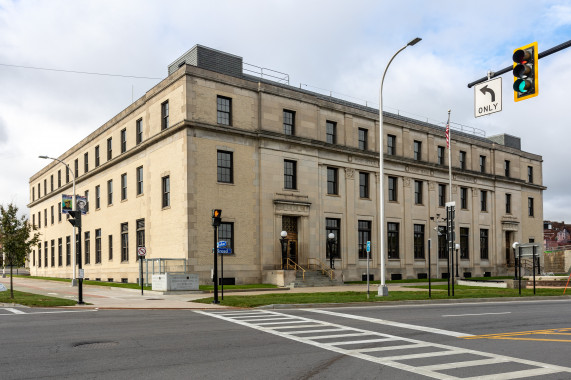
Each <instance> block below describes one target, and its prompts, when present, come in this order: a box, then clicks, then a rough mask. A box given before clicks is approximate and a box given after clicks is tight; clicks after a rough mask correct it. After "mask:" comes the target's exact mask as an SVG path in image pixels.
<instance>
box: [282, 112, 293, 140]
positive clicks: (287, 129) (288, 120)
mask: <svg viewBox="0 0 571 380" xmlns="http://www.w3.org/2000/svg"><path fill="white" fill-rule="evenodd" d="M283 115H284V134H285V135H286V136H293V135H295V112H294V111H288V110H284V112H283Z"/></svg>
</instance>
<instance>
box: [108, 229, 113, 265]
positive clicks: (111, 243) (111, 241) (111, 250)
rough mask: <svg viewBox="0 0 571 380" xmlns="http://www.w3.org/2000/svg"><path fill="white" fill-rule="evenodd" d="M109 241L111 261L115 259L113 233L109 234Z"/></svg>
mask: <svg viewBox="0 0 571 380" xmlns="http://www.w3.org/2000/svg"><path fill="white" fill-rule="evenodd" d="M108 242H109V251H108V254H109V261H111V260H113V235H109V238H108Z"/></svg>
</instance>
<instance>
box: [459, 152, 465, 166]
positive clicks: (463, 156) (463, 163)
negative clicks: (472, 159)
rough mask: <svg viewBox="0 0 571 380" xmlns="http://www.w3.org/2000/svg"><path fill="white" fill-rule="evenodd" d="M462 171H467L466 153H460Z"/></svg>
mask: <svg viewBox="0 0 571 380" xmlns="http://www.w3.org/2000/svg"><path fill="white" fill-rule="evenodd" d="M460 169H462V170H466V152H464V151H463V150H461V151H460Z"/></svg>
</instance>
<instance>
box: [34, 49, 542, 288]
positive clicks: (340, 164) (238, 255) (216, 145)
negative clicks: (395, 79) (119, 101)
mask: <svg viewBox="0 0 571 380" xmlns="http://www.w3.org/2000/svg"><path fill="white" fill-rule="evenodd" d="M272 79H275V78H272ZM384 123H385V128H384V133H386V135H385V136H384V140H383V141H384V144H383V152H384V163H385V178H383V180H384V181H385V189H386V192H385V194H384V201H385V202H386V221H385V222H386V223H387V225H386V233H387V252H388V257H387V273H388V275H387V278H388V279H390V278H400V277H402V278H417V277H423V276H425V274H426V273H427V271H428V267H427V265H428V260H427V255H428V247H427V246H428V239H432V241H433V242H434V243H433V244H432V247H433V249H432V263H433V268H432V273H437V265H438V267H439V269H438V274H437V275H438V276H439V277H441V276H443V275H446V273H443V272H444V268H445V263H446V260H445V257H446V253H445V252H444V251H443V249H442V246H443V245H442V238H438V237H437V233H436V231H435V230H434V228H435V227H436V225H437V220H438V218H436V217H437V216H438V215H440V218H443V217H444V216H445V209H444V203H445V202H447V201H449V200H448V199H447V197H448V196H447V194H448V190H449V188H448V154H447V152H446V150H445V146H446V141H445V136H444V129H443V127H441V126H435V125H432V124H428V123H425V122H421V121H417V120H413V119H409V118H405V117H402V116H398V115H394V114H390V113H386V117H385V118H384ZM378 131H379V129H378V110H376V109H373V108H369V107H365V106H362V105H358V104H354V103H349V102H346V101H343V100H340V99H336V98H333V97H329V96H324V95H320V94H316V93H313V92H309V91H305V90H302V89H298V88H295V87H292V86H289V85H288V84H284V83H280V82H279V81H274V80H268V79H265V78H260V77H257V76H253V75H248V74H245V73H244V70H243V63H242V58H240V57H237V56H234V55H230V54H227V53H224V52H220V51H216V50H213V49H210V48H207V47H204V46H200V45H196V46H195V47H194V48H193V49H191V50H190V51H189V52H187V53H186V54H185V55H183V56H182V57H181V58H180V59H178V60H177V61H175V62H174V63H173V64H171V65H170V66H169V68H168V76H167V77H166V78H165V79H164V80H163V81H161V82H160V83H159V84H157V85H156V86H154V87H153V88H151V89H150V90H149V91H148V92H147V93H146V94H145V95H144V96H143V97H142V98H140V99H138V100H137V101H135V102H134V103H133V104H131V105H130V106H129V107H127V108H126V109H124V110H122V111H121V112H120V113H119V114H117V115H116V116H115V117H113V118H112V119H111V120H110V121H109V122H107V123H106V124H104V125H103V126H101V127H100V128H98V129H96V130H95V131H94V132H93V133H91V134H90V135H89V136H87V137H86V138H85V139H83V140H82V141H79V142H78V143H77V144H76V145H74V146H73V147H71V148H70V149H69V150H67V151H66V152H64V153H63V154H61V155H60V156H59V159H60V160H62V161H63V162H65V163H66V164H67V165H69V168H70V169H71V170H72V171H74V173H68V172H67V170H66V167H65V166H64V165H61V164H60V163H57V162H52V163H50V164H49V165H48V166H46V167H45V168H43V169H42V170H41V171H39V172H38V173H36V174H34V175H33V176H32V177H31V178H30V203H29V208H30V219H31V221H32V222H33V223H34V224H35V225H36V227H38V228H39V231H40V232H41V243H40V244H39V245H38V247H37V249H35V250H34V251H33V252H32V254H31V255H30V257H29V265H30V269H31V274H32V275H39V276H57V277H68V278H69V277H71V275H72V269H71V262H72V260H71V244H72V243H71V240H72V237H71V235H72V234H73V230H72V227H71V225H70V224H69V223H67V222H66V218H65V215H63V216H62V214H61V212H60V210H61V200H62V194H71V193H72V188H71V186H72V183H71V176H70V174H75V177H76V182H77V194H80V195H85V196H86V197H87V198H88V212H87V213H86V215H84V217H83V231H82V236H81V244H82V250H83V255H82V263H83V268H84V270H85V277H87V278H90V279H101V280H103V281H115V282H119V281H124V282H126V281H128V282H136V281H137V279H138V277H139V274H138V258H137V252H136V247H138V246H145V247H146V249H147V259H158V258H165V259H166V258H170V259H184V260H185V262H186V266H187V270H188V271H189V272H193V273H198V274H199V275H200V281H201V282H202V283H208V282H210V276H211V269H212V266H213V263H212V262H213V257H212V246H213V229H212V226H211V210H212V209H222V225H221V227H220V229H219V239H220V240H224V241H227V242H228V246H229V247H230V248H231V249H232V253H231V254H228V255H226V256H225V257H224V277H225V278H233V279H235V281H236V283H253V282H254V283H255V282H274V283H278V284H280V283H283V282H284V272H283V271H282V270H281V269H280V268H281V263H282V257H281V256H282V253H281V245H280V233H281V231H282V230H284V231H286V232H287V239H288V242H289V243H288V245H287V250H288V255H289V257H290V258H291V259H292V261H295V262H296V263H298V264H299V265H300V266H302V267H306V266H307V265H308V264H310V263H312V262H313V263H317V262H319V261H321V262H323V263H327V264H328V254H329V253H328V251H327V249H326V245H327V235H328V233H330V232H333V233H334V235H335V242H336V244H335V245H334V249H333V255H334V256H335V257H336V263H335V268H336V273H337V275H338V276H342V277H343V278H344V279H345V280H360V279H362V276H363V274H364V273H365V270H366V266H367V262H366V253H365V244H366V242H367V241H368V240H370V241H371V242H372V252H371V256H372V259H371V261H370V267H371V273H373V274H374V277H375V278H377V279H378V278H379V270H380V264H379V250H378V245H377V242H378V241H379V236H378V232H377V231H378V225H377V223H378V218H377V210H378V201H379V192H378V183H379V178H378V171H379V170H378V169H379V167H378V162H379V161H378V158H379V157H378V154H379V136H378ZM453 141H454V143H453V146H452V152H451V154H452V166H453V185H452V193H453V198H454V199H453V200H454V201H456V204H457V211H456V236H457V241H458V242H459V243H460V245H461V248H460V252H459V257H460V260H459V267H460V271H461V273H460V275H462V274H463V273H464V272H470V273H471V274H472V275H483V274H485V273H486V272H489V273H490V274H492V275H497V274H503V273H505V272H506V270H507V266H508V265H509V264H510V263H512V262H513V256H512V253H511V249H510V246H511V244H512V243H513V242H514V241H519V242H528V241H536V242H540V241H541V237H542V232H543V229H542V220H543V215H542V214H543V211H542V192H543V190H545V187H543V185H542V166H541V165H542V158H541V156H538V155H535V154H532V153H527V152H523V151H522V150H521V149H520V141H519V139H518V138H516V137H513V136H509V135H501V136H496V137H493V138H484V137H478V136H473V135H469V134H466V133H461V132H456V131H453ZM431 218H432V219H435V220H432V219H431ZM440 224H443V223H440ZM437 240H439V242H440V243H441V244H440V248H438V250H439V251H440V252H437V248H436V247H437V244H436V241H437ZM437 255H438V256H439V257H440V259H439V260H436V257H437Z"/></svg>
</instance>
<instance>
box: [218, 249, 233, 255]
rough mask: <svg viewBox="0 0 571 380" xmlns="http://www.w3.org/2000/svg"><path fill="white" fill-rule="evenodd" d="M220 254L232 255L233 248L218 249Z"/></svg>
mask: <svg viewBox="0 0 571 380" xmlns="http://www.w3.org/2000/svg"><path fill="white" fill-rule="evenodd" d="M217 250H218V254H229V253H232V248H218V249H217Z"/></svg>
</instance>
